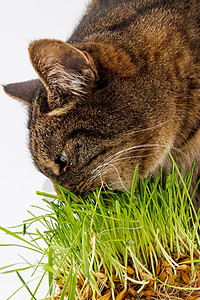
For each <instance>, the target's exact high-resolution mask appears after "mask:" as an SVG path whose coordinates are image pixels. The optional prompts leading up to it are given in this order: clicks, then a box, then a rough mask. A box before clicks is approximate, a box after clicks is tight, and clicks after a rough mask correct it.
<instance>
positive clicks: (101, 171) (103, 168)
mask: <svg viewBox="0 0 200 300" xmlns="http://www.w3.org/2000/svg"><path fill="white" fill-rule="evenodd" d="M158 148H165V149H166V145H162V144H143V145H136V146H133V147H130V148H127V149H123V150H121V151H119V152H117V153H115V154H113V155H111V156H109V157H108V158H107V159H106V160H104V161H103V162H102V163H100V165H99V166H98V167H97V168H96V169H94V170H93V172H92V174H93V175H92V177H91V178H90V180H89V183H88V184H90V185H91V184H92V183H94V182H95V181H96V180H97V178H99V176H101V177H102V176H103V175H105V174H106V173H109V172H110V169H111V168H108V167H109V166H112V168H115V170H116V171H117V174H118V176H119V178H120V174H119V171H118V170H117V167H116V166H115V165H114V163H116V162H120V161H123V160H127V159H133V158H143V157H149V156H152V155H155V153H159V151H160V150H157V151H156V152H153V153H150V154H143V155H133V156H130V155H129V156H127V157H122V156H124V155H127V154H129V153H133V152H137V151H142V150H146V151H147V150H156V149H158ZM170 150H175V151H178V152H179V153H181V154H183V155H185V157H186V158H187V159H189V156H188V155H187V154H186V153H184V152H182V151H181V150H179V149H177V148H176V147H170ZM120 183H121V185H122V186H123V188H124V189H125V190H126V188H125V186H124V184H123V182H122V180H121V178H120Z"/></svg>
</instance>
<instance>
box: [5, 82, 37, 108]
mask: <svg viewBox="0 0 200 300" xmlns="http://www.w3.org/2000/svg"><path fill="white" fill-rule="evenodd" d="M41 86H42V83H41V81H40V80H39V79H33V80H29V81H25V82H17V83H11V84H7V85H3V88H4V91H5V93H6V94H7V95H8V96H10V97H12V98H14V99H17V100H19V101H22V102H24V103H25V104H31V103H32V100H33V99H34V97H35V94H36V92H37V90H38V89H39V88H40V87H41Z"/></svg>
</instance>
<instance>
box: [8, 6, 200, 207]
mask: <svg viewBox="0 0 200 300" xmlns="http://www.w3.org/2000/svg"><path fill="white" fill-rule="evenodd" d="M29 55H30V60H31V63H32V65H33V68H34V69H35V71H36V72H37V74H38V76H39V79H36V80H31V81H27V82H21V83H14V84H9V85H6V86H4V89H5V92H6V93H7V94H9V95H10V96H12V97H14V98H16V99H18V100H20V101H23V102H24V103H26V104H27V105H29V122H28V128H29V131H30V135H29V147H30V151H31V153H32V157H33V160H34V162H35V165H36V166H37V168H38V169H39V170H40V171H41V172H42V173H44V174H45V175H46V176H48V177H51V178H52V179H53V180H54V181H55V182H57V183H59V184H61V185H63V186H64V187H66V188H68V189H70V190H72V191H73V192H75V193H82V192H83V191H86V190H89V189H92V188H94V186H99V185H101V184H102V183H106V185H107V186H109V187H110V188H112V189H119V190H128V191H130V188H131V183H132V177H133V173H134V169H135V167H136V165H138V164H139V176H140V177H141V178H144V177H146V176H147V175H148V174H155V173H156V172H157V171H158V170H159V166H160V165H162V167H163V170H164V171H165V172H166V171H167V170H169V169H170V167H171V160H170V158H169V155H168V151H167V148H166V145H167V146H168V148H169V149H170V151H171V153H172V155H173V157H174V159H175V160H176V162H177V163H178V164H179V163H180V164H181V165H182V166H183V170H184V171H186V170H187V169H188V168H190V166H191V163H192V161H193V160H196V161H197V162H196V169H195V174H194V179H193V185H194V184H195V183H196V181H197V180H198V178H199V175H200V162H199V158H200V1H199V0H94V1H92V2H91V3H90V4H89V6H88V8H87V11H86V14H85V15H84V16H83V18H82V20H81V21H80V23H79V25H78V26H77V28H76V29H75V30H74V32H73V34H72V35H71V37H70V38H69V40H68V41H67V43H66V42H63V41H59V40H54V39H42V40H37V41H35V42H33V43H32V44H31V45H30V47H29ZM199 201H200V200H199ZM199 203H200V202H199ZM199 203H198V197H196V200H195V206H196V207H199Z"/></svg>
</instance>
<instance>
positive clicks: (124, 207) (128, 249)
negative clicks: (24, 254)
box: [1, 164, 200, 300]
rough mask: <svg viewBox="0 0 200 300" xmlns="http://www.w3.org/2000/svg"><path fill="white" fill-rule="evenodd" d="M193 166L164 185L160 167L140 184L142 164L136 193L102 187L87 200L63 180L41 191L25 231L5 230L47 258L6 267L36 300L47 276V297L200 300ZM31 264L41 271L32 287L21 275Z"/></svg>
mask: <svg viewBox="0 0 200 300" xmlns="http://www.w3.org/2000/svg"><path fill="white" fill-rule="evenodd" d="M193 169H194V165H193V166H192V170H191V172H190V173H188V174H187V175H186V176H185V177H184V178H182V176H181V171H180V170H179V169H178V168H177V166H176V165H175V164H174V165H173V168H172V172H171V173H169V174H168V175H167V178H166V182H165V183H164V182H162V170H161V171H160V174H159V176H158V177H157V178H154V180H152V178H151V177H148V178H146V179H145V180H143V181H141V180H139V181H138V180H137V170H138V168H136V170H135V174H134V178H133V183H132V190H131V193H130V194H129V193H122V192H121V193H119V192H114V191H109V192H108V191H107V192H104V189H103V187H102V188H97V189H96V191H94V192H93V193H91V194H90V195H88V197H87V199H84V200H83V199H82V198H81V197H78V196H76V195H74V194H72V193H71V192H69V191H68V190H66V189H65V188H63V187H61V186H59V185H56V187H57V189H58V195H57V196H55V195H49V194H46V193H40V192H37V194H38V195H42V196H43V198H44V199H43V202H44V204H45V207H44V208H41V207H34V210H35V209H36V210H37V215H36V214H35V213H34V214H33V212H30V214H31V217H30V219H28V220H26V221H24V222H23V224H22V225H21V231H19V228H20V227H19V228H18V231H17V232H14V231H10V230H8V229H5V228H2V227H1V230H3V231H4V232H6V233H7V234H10V235H11V236H13V237H14V238H16V239H17V240H18V241H19V242H22V244H23V245H24V247H25V248H28V249H30V251H33V255H34V252H35V251H36V252H39V253H40V255H41V260H40V261H39V262H37V263H36V264H35V263H33V264H29V265H28V266H27V267H23V268H17V267H13V266H10V267H9V268H8V267H7V268H5V267H4V268H2V272H4V273H6V272H11V271H13V272H16V273H17V275H18V277H19V279H20V281H21V282H22V286H24V288H26V289H27V290H28V291H29V293H30V299H37V300H40V299H38V298H37V290H38V288H39V286H41V285H42V284H43V281H44V280H45V279H46V277H47V276H48V281H49V290H48V291H46V295H44V299H48V300H53V299H55V300H65V299H69V300H74V299H77V300H78V299H81V300H86V299H91V300H92V299H101V300H108V299H116V300H121V299H200V265H199V263H200V237H199V234H198V231H199V219H200V214H199V213H197V212H195V210H194V207H193V205H192V197H193V195H194V193H193V195H191V196H190V194H189V192H188V191H189V187H190V183H191V180H192V173H193ZM177 174H178V175H177ZM194 192H195V191H194ZM47 197H48V199H49V198H51V201H49V200H47V199H46V198H47ZM74 199H75V200H76V201H74ZM32 226H33V227H34V228H37V227H38V226H40V228H41V226H42V227H43V231H41V229H40V231H39V230H38V229H35V231H34V232H32V229H31V228H32ZM28 268H32V269H33V273H35V271H36V270H38V269H40V270H41V271H42V275H41V276H40V278H39V279H38V284H37V287H36V289H35V290H33V291H32V290H31V289H30V288H29V284H28V283H25V281H24V279H23V271H24V270H25V269H28ZM14 295H15V293H14V294H13V295H11V297H13V298H14Z"/></svg>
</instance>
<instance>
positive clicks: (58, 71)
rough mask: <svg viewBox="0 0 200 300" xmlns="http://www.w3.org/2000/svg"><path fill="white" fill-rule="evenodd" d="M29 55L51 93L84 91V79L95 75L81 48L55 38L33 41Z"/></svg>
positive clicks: (75, 93) (90, 59)
mask: <svg viewBox="0 0 200 300" xmlns="http://www.w3.org/2000/svg"><path fill="white" fill-rule="evenodd" d="M29 55H30V59H31V62H32V64H33V67H34V69H35V70H36V72H37V73H38V75H39V77H40V79H41V80H42V82H43V84H44V85H45V87H46V89H47V91H49V92H50V93H51V94H52V93H53V94H58V93H71V94H73V95H80V94H82V93H84V92H85V89H86V81H87V82H88V79H89V80H92V81H95V80H96V79H97V78H98V75H97V69H96V67H95V64H94V61H93V59H92V58H91V57H90V56H89V55H88V54H86V53H84V52H83V51H81V50H79V49H77V48H75V47H73V46H72V45H69V44H67V43H65V42H62V41H59V40H51V39H42V40H38V41H35V42H33V43H32V44H31V45H30V47H29Z"/></svg>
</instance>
